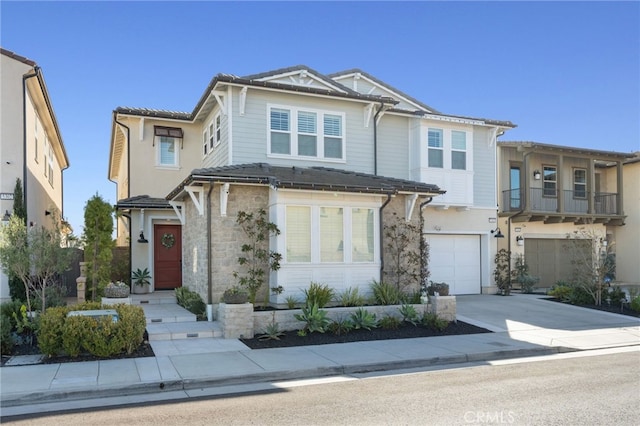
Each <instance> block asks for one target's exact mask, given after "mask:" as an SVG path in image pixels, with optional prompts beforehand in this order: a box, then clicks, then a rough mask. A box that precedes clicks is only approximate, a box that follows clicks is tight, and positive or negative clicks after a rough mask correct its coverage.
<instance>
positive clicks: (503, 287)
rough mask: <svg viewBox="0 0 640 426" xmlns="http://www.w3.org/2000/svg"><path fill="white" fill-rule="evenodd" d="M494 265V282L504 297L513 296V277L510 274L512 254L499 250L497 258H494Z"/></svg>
mask: <svg viewBox="0 0 640 426" xmlns="http://www.w3.org/2000/svg"><path fill="white" fill-rule="evenodd" d="M493 261H494V263H495V265H496V267H495V269H494V270H493V280H494V281H495V283H496V286H498V289H500V292H501V294H502V295H503V296H508V295H509V294H511V276H510V274H509V269H510V265H509V262H510V261H511V252H510V251H508V250H505V249H500V250H498V253H496V256H495V258H494V260H493Z"/></svg>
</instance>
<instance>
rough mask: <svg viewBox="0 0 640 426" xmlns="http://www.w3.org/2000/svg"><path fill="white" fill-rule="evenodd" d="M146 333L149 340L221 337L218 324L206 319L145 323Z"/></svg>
mask: <svg viewBox="0 0 640 426" xmlns="http://www.w3.org/2000/svg"><path fill="white" fill-rule="evenodd" d="M147 333H148V334H149V341H159V340H183V339H206V338H213V337H218V338H221V337H222V329H221V328H220V325H219V324H218V323H217V322H208V321H193V322H174V323H152V324H148V325H147Z"/></svg>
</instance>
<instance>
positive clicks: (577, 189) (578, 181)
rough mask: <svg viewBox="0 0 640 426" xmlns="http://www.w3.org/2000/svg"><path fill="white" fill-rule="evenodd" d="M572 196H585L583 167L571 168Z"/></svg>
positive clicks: (585, 172) (585, 179)
mask: <svg viewBox="0 0 640 426" xmlns="http://www.w3.org/2000/svg"><path fill="white" fill-rule="evenodd" d="M573 196H574V197H575V198H587V171H586V170H585V169H574V170H573Z"/></svg>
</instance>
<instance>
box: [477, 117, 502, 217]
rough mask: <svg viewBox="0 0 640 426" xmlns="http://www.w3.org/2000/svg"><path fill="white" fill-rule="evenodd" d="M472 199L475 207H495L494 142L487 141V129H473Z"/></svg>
mask: <svg viewBox="0 0 640 426" xmlns="http://www.w3.org/2000/svg"><path fill="white" fill-rule="evenodd" d="M473 171H474V173H473V195H474V196H473V201H474V206H476V207H495V206H496V205H497V201H496V142H495V141H493V142H492V143H490V142H489V131H488V130H487V129H486V128H483V127H477V126H476V127H474V129H473Z"/></svg>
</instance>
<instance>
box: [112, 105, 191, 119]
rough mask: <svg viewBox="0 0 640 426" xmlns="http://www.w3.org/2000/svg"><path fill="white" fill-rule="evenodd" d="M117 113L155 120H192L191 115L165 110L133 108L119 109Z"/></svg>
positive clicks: (116, 110)
mask: <svg viewBox="0 0 640 426" xmlns="http://www.w3.org/2000/svg"><path fill="white" fill-rule="evenodd" d="M115 112H116V113H118V114H128V115H140V116H143V117H154V118H171V119H175V120H187V121H190V120H191V113H189V112H182V111H168V110H165V109H151V108H131V107H117V108H116V109H115Z"/></svg>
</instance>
